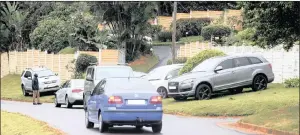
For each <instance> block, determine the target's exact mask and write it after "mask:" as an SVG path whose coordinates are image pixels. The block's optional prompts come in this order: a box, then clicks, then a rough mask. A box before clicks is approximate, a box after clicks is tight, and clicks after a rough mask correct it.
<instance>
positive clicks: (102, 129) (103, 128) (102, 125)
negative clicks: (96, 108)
mask: <svg viewBox="0 0 300 135" xmlns="http://www.w3.org/2000/svg"><path fill="white" fill-rule="evenodd" d="M98 122H99V131H100V133H104V132H106V131H108V128H109V125H107V124H106V123H104V122H103V120H102V115H101V113H100V114H99V116H98Z"/></svg>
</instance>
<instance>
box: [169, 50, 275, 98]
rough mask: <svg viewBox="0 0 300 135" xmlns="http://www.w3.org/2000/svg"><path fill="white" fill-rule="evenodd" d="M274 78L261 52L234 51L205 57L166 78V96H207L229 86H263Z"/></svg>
mask: <svg viewBox="0 0 300 135" xmlns="http://www.w3.org/2000/svg"><path fill="white" fill-rule="evenodd" d="M272 81H274V73H273V70H272V65H271V64H270V63H269V62H268V61H267V60H266V59H265V58H263V57H262V56H260V55H255V54H249V55H235V56H221V57H213V58H210V59H207V60H205V61H203V62H202V63H200V64H199V65H197V66H196V67H195V68H194V69H193V70H192V71H191V72H189V73H186V74H183V75H181V76H179V77H176V78H173V79H171V80H169V82H168V89H169V93H168V96H169V97H173V98H174V99H175V100H185V99H187V98H188V97H195V99H198V100H202V99H210V97H211V95H212V93H213V92H218V91H223V90H229V91H230V92H231V93H233V94H236V93H241V92H242V91H243V88H249V87H251V88H252V90H253V91H257V90H264V89H266V88H267V84H268V83H271V82H272Z"/></svg>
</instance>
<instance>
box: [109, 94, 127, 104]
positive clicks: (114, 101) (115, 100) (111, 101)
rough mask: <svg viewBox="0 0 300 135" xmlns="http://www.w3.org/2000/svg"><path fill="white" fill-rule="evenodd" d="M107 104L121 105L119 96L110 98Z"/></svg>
mask: <svg viewBox="0 0 300 135" xmlns="http://www.w3.org/2000/svg"><path fill="white" fill-rule="evenodd" d="M108 103H109V104H122V103H123V101H122V98H121V97H120V96H110V97H109V98H108Z"/></svg>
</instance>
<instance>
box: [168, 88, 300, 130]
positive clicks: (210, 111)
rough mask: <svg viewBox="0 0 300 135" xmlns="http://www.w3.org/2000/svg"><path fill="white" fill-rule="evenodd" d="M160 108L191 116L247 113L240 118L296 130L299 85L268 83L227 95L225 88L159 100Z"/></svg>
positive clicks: (272, 126) (297, 123)
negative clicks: (199, 97) (206, 95)
mask: <svg viewBox="0 0 300 135" xmlns="http://www.w3.org/2000/svg"><path fill="white" fill-rule="evenodd" d="M163 105H164V112H165V113H169V114H181V115H192V116H247V117H243V118H242V119H241V121H242V122H246V123H249V124H255V125H259V126H264V127H269V128H271V129H276V130H283V131H293V132H299V89H298V88H284V86H283V85H282V84H270V85H269V87H268V89H266V90H263V91H257V92H252V91H250V89H245V90H244V92H243V93H241V94H237V95H229V94H228V93H227V92H224V93H219V94H217V95H214V96H213V99H211V100H203V101H196V100H191V101H181V102H176V101H175V100H174V99H166V100H164V101H163Z"/></svg>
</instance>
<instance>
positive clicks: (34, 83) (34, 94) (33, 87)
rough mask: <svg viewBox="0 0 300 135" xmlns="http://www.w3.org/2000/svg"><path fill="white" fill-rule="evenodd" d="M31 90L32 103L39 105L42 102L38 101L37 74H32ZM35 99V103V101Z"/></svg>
mask: <svg viewBox="0 0 300 135" xmlns="http://www.w3.org/2000/svg"><path fill="white" fill-rule="evenodd" d="M32 91H33V94H32V95H33V96H32V97H33V105H37V104H38V105H40V104H42V103H41V102H40V92H39V80H38V75H37V74H34V78H33V80H32ZM35 99H37V103H36V102H35Z"/></svg>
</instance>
